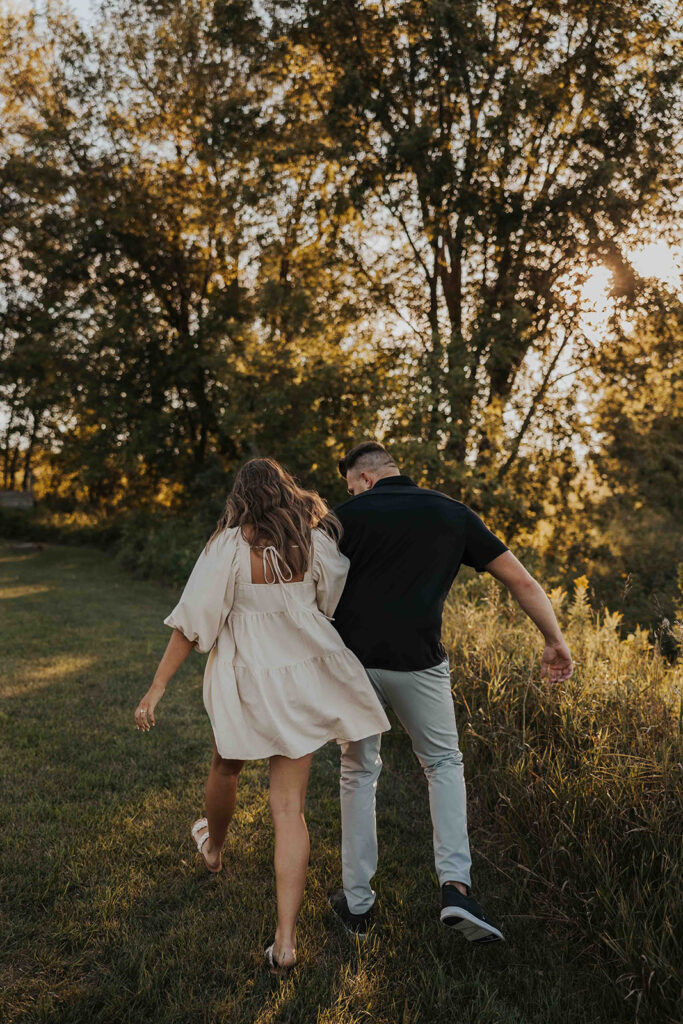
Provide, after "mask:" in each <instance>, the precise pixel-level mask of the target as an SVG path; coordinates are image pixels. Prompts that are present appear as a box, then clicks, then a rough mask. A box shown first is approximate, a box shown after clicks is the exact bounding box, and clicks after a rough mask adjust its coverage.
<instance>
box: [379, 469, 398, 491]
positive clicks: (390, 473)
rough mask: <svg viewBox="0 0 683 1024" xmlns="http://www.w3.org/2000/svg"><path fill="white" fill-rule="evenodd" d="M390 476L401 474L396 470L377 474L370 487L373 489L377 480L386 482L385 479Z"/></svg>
mask: <svg viewBox="0 0 683 1024" xmlns="http://www.w3.org/2000/svg"><path fill="white" fill-rule="evenodd" d="M390 476H401V473H400V471H399V470H398V469H390V470H388V472H386V473H381V474H380V473H377V475H376V476H375V479H374V480H373V481H372V486H373V487H374V486H375V484H376V483H377V481H378V480H386V479H387V477H390Z"/></svg>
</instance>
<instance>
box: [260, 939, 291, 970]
mask: <svg viewBox="0 0 683 1024" xmlns="http://www.w3.org/2000/svg"><path fill="white" fill-rule="evenodd" d="M274 946H275V940H273V942H271V944H270V945H269V946H268V947H267V948H266V950H265V954H264V955H265V958H266V964H267V966H268V968H269V970H270V973H271V974H279V975H284V974H288V973H289V972H290V971H291V970H292V968H293V967H295V966H296V960H295V961H294V963H293V964H280V963H278V962H277V960H276V959H275V954H274V953H273V948H274Z"/></svg>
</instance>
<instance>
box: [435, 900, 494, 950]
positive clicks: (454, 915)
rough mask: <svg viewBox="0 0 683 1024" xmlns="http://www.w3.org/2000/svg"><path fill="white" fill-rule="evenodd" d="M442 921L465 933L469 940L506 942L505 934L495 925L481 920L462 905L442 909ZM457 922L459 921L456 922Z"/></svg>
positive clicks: (449, 926)
mask: <svg viewBox="0 0 683 1024" xmlns="http://www.w3.org/2000/svg"><path fill="white" fill-rule="evenodd" d="M441 922H442V924H445V925H446V926H447V927H448V928H453V929H454V930H455V931H456V932H460V933H461V935H464V936H465V938H466V939H467V941H468V942H478V941H481V940H482V939H484V940H486V942H505V936H504V935H503V933H502V932H500V931H499V930H498V929H497V928H496V927H495V926H494V925H492V924H486V923H485V922H484V921H480V920H479V918H478V917H475V916H474V915H473V914H470V912H469V911H468V910H463V908H462V907H444V908H443V910H442V911H441ZM456 922H457V923H456Z"/></svg>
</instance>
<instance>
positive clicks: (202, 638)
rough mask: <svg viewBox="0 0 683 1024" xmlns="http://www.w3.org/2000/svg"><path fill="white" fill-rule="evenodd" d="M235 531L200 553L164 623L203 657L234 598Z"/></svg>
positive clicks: (214, 541) (232, 529) (225, 533)
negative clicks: (193, 646) (191, 643)
mask: <svg viewBox="0 0 683 1024" xmlns="http://www.w3.org/2000/svg"><path fill="white" fill-rule="evenodd" d="M237 529H238V527H232V528H230V529H228V530H224V531H223V532H222V533H220V534H219V535H218V536H217V537H215V538H214V540H213V541H212V542H211V544H210V545H209V549H208V551H205V550H204V549H203V548H202V551H201V553H200V555H199V557H198V558H197V561H196V562H195V564H194V568H193V569H192V572H191V573H190V575H189V578H188V580H187V583H186V584H185V588H184V590H183V592H182V594H181V595H180V600H179V601H178V603H177V605H176V606H175V608H174V609H173V611H172V612H171V613H170V614H169V615H167V616H166V618H165V619H164V623H165V625H167V626H170V627H171V629H179V630H180V632H181V633H183V634H184V635H185V636H186V637H187V639H188V640H191V641H192V642H193V643H194V644H195V650H197V651H199V652H200V653H202V654H206V653H207V652H208V651H210V650H211V648H212V647H213V645H214V644H215V642H216V640H217V638H218V634H219V633H220V631H221V629H222V628H223V626H224V624H225V620H226V618H227V616H228V612H229V611H230V608H231V607H232V604H233V600H234V596H235V566H234V561H235V557H236V554H237Z"/></svg>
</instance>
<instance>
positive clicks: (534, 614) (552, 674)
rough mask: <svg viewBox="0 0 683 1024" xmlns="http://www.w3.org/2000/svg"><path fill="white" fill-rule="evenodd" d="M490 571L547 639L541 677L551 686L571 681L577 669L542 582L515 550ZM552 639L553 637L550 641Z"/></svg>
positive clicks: (490, 566) (496, 561) (491, 564)
mask: <svg viewBox="0 0 683 1024" xmlns="http://www.w3.org/2000/svg"><path fill="white" fill-rule="evenodd" d="M485 569H486V571H487V572H490V573H491V575H492V576H495V578H496V579H497V580H500V581H501V583H504V584H505V586H506V587H507V588H508V590H509V591H510V593H511V594H512V596H513V597H514V599H515V601H516V602H517V604H518V605H519V607H520V608H521V609H522V610H523V611H524V612H526V614H527V615H528V616H529V618H530V619H531V621H532V622H534V623H535V624H536V625H537V626H538V628H539V629H540V631H541V633H542V634H543V636H544V637H545V638H546V641H545V650H544V651H543V658H542V660H541V678H547V679H548V682H549V683H561V682H562V681H563V680H565V679H569V677H570V675H571V674H572V672H573V670H574V666H573V665H572V656H571V654H570V653H569V648H568V647H567V645H566V643H565V642H564V640H563V639H562V633H561V632H560V627H559V626H558V624H557V619H556V618H555V612H554V611H553V607H552V605H551V603H550V601H549V600H548V595H547V594H546V593H545V591H544V590H543V587H542V586H541V585H540V583H539V582H538V581H537V580H535V579H534V578H533V576H532V575H531V574H530V573H529V572H527V570H526V569H525V568H524V566H523V565H522V563H521V562H520V561H519V559H518V558H516V557H515V556H514V555H513V554H512V552H511V551H504V552H503V554H502V555H498V556H497V557H496V558H494V559H493V560H492V561H491V562H489V563H488V565H487V566H485ZM548 637H553V639H552V640H549V639H548Z"/></svg>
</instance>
